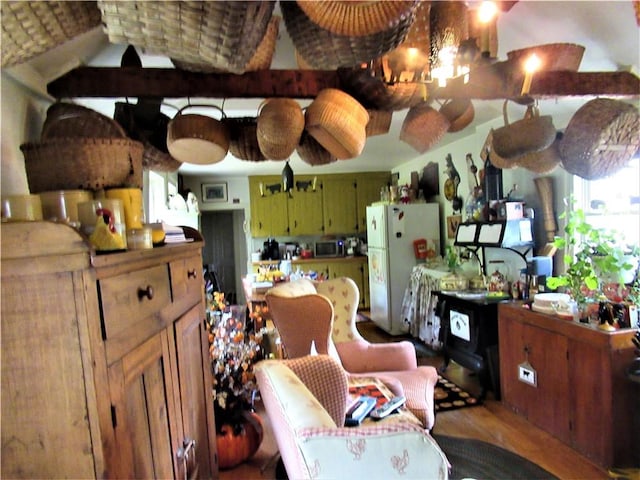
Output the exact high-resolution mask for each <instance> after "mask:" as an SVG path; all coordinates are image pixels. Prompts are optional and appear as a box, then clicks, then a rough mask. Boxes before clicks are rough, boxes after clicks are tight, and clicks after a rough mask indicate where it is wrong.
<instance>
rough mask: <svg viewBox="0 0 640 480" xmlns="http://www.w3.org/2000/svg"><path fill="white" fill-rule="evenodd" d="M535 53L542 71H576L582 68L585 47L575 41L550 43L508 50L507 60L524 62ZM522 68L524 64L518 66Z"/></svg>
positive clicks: (518, 62) (519, 68)
mask: <svg viewBox="0 0 640 480" xmlns="http://www.w3.org/2000/svg"><path fill="white" fill-rule="evenodd" d="M534 53H535V54H536V56H537V57H538V58H539V59H540V68H539V70H540V71H555V70H568V71H572V72H575V71H577V70H578V68H580V62H582V56H583V54H584V47H583V46H582V45H576V44H574V43H548V44H545V45H537V46H535V47H528V48H521V49H519V50H512V51H510V52H507V61H509V62H512V63H517V64H523V63H524V62H526V61H527V59H528V58H529V56H531V55H532V54H534ZM522 69H523V67H522V66H519V67H518V70H519V71H520V70H522Z"/></svg>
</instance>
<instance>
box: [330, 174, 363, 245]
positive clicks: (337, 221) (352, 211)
mask: <svg viewBox="0 0 640 480" xmlns="http://www.w3.org/2000/svg"><path fill="white" fill-rule="evenodd" d="M322 208H323V215H324V233H325V234H355V233H358V221H357V211H356V182H355V178H354V177H353V176H346V175H327V176H326V177H325V178H324V179H323V181H322Z"/></svg>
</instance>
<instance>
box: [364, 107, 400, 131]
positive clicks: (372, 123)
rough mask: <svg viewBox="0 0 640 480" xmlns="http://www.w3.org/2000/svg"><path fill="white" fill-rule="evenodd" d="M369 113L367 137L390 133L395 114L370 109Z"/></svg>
mask: <svg viewBox="0 0 640 480" xmlns="http://www.w3.org/2000/svg"><path fill="white" fill-rule="evenodd" d="M367 113H368V114H369V122H368V123H367V127H366V129H365V131H366V133H367V137H373V136H376V135H384V134H385V133H389V128H391V119H392V117H393V112H390V111H388V110H372V109H368V110H367Z"/></svg>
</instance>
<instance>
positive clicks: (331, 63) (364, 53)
mask: <svg viewBox="0 0 640 480" xmlns="http://www.w3.org/2000/svg"><path fill="white" fill-rule="evenodd" d="M280 9H281V10H282V17H283V19H284V23H285V26H286V28H287V32H288V33H289V36H290V37H291V39H292V41H293V44H294V46H295V48H296V50H297V51H298V52H299V54H300V55H301V56H302V58H303V59H304V62H305V63H306V64H308V65H310V66H311V67H313V68H319V69H327V70H333V69H336V68H339V67H352V66H355V65H359V64H361V63H363V62H369V61H370V60H372V59H374V58H378V57H380V56H382V55H384V54H385V53H387V52H390V51H391V50H393V49H394V48H396V47H397V46H398V45H399V44H400V43H401V42H402V40H403V39H404V37H405V35H406V34H407V31H408V30H409V27H410V26H411V23H412V22H413V12H412V14H411V15H407V16H406V18H404V19H402V20H401V21H400V22H399V23H398V24H397V25H395V26H393V27H391V28H388V29H386V30H384V31H381V32H379V33H375V34H371V35H365V36H360V37H354V36H348V35H337V34H334V33H331V32H330V31H328V30H325V29H323V28H322V27H320V26H318V25H317V24H315V23H314V22H312V21H311V20H310V19H309V17H307V15H305V13H304V11H302V10H301V9H300V7H299V6H298V4H297V3H296V2H280Z"/></svg>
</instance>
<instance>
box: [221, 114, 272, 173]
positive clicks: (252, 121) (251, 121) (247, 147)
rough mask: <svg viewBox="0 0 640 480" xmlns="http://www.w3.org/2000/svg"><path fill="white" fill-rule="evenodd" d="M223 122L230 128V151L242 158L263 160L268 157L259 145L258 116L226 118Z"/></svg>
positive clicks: (254, 160) (256, 160) (255, 160)
mask: <svg viewBox="0 0 640 480" xmlns="http://www.w3.org/2000/svg"><path fill="white" fill-rule="evenodd" d="M223 122H224V123H225V125H226V126H227V128H228V129H229V152H231V155H233V156H234V157H236V158H238V159H240V160H247V161H250V162H262V161H264V160H266V157H265V156H264V155H263V154H262V152H261V151H260V146H259V145H258V137H257V129H258V119H257V118H256V117H239V118H229V117H227V118H225V119H223Z"/></svg>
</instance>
